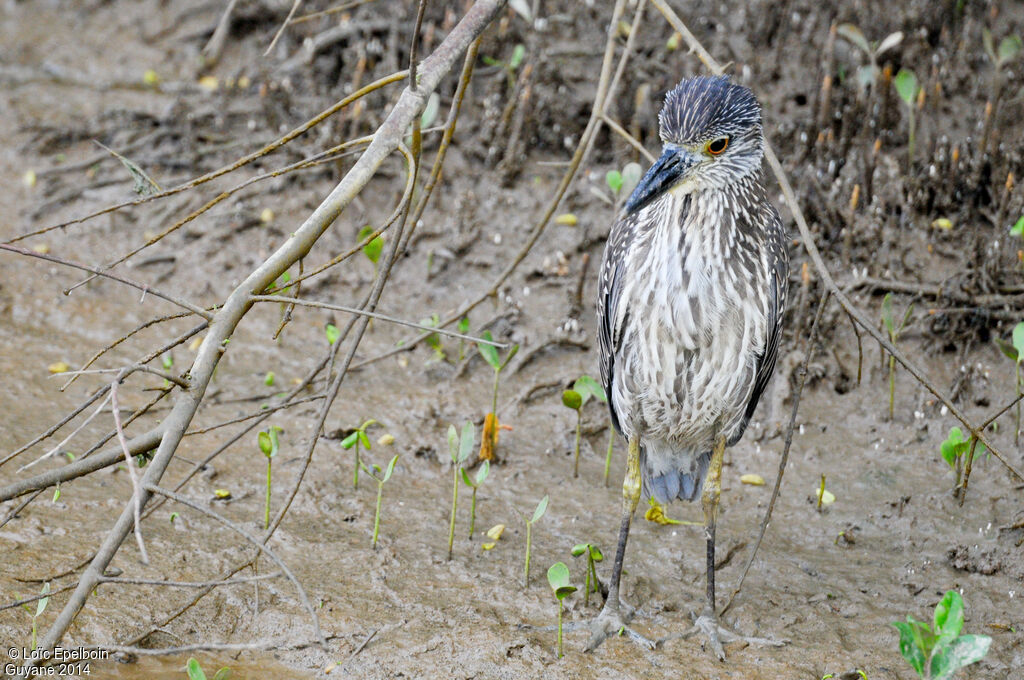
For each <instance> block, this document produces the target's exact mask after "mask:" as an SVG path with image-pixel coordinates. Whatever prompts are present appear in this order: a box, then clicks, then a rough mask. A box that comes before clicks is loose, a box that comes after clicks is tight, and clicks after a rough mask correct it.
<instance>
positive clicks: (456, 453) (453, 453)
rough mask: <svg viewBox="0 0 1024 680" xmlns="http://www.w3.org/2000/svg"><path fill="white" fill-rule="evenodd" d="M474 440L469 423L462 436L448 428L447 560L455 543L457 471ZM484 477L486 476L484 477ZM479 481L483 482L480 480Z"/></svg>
mask: <svg viewBox="0 0 1024 680" xmlns="http://www.w3.org/2000/svg"><path fill="white" fill-rule="evenodd" d="M475 438H476V427H475V426H474V425H473V423H471V422H467V423H466V424H465V425H463V426H462V435H461V436H460V435H459V433H458V432H457V431H456V430H455V426H454V425H449V426H448V455H449V456H450V457H451V459H452V516H451V520H450V521H449V523H448V559H449V560H450V559H451V558H452V545H453V544H454V543H455V511H456V510H457V508H458V504H459V471H460V470H461V469H462V465H463V464H464V463H465V462H466V459H467V458H469V452H470V451H472V450H473V440H474V439H475ZM485 476H486V475H485ZM480 481H483V480H482V479H481V480H480ZM473 496H474V498H475V497H476V487H474V488H473Z"/></svg>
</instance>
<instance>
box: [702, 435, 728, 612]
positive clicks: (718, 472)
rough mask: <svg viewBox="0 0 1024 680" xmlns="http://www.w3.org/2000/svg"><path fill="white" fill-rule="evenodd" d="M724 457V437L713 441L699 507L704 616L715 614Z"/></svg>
mask: <svg viewBox="0 0 1024 680" xmlns="http://www.w3.org/2000/svg"><path fill="white" fill-rule="evenodd" d="M724 457H725V437H721V436H720V437H718V438H717V439H715V447H714V449H713V450H712V451H711V462H710V463H708V476H707V477H705V478H704V490H703V492H702V493H701V497H700V500H701V505H703V507H704V538H706V539H707V544H708V550H707V585H708V589H707V608H706V611H705V613H706V614H708V613H709V614H712V615H713V614H714V613H715V524H716V523H717V521H718V499H719V498H720V497H721V495H722V459H723V458H724Z"/></svg>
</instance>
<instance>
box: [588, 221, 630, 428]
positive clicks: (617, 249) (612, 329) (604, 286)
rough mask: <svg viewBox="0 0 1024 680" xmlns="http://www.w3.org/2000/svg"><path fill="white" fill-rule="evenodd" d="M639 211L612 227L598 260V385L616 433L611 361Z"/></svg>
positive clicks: (618, 336)
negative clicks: (602, 387)
mask: <svg viewBox="0 0 1024 680" xmlns="http://www.w3.org/2000/svg"><path fill="white" fill-rule="evenodd" d="M639 214H640V213H639V212H633V213H630V214H628V215H623V216H622V217H620V218H619V220H618V221H617V222H616V223H615V225H614V226H612V230H611V232H610V233H609V234H608V243H607V244H606V245H605V249H604V259H603V260H602V261H601V278H600V280H599V281H598V294H597V344H598V348H599V350H600V358H599V361H600V367H601V384H602V385H603V386H604V390H605V393H606V394H607V395H608V408H609V410H610V411H611V416H612V425H614V426H615V429H616V430H618V431H619V432H621V431H622V428H621V427H620V425H619V422H620V421H619V414H618V413H617V412H616V411H615V402H614V399H613V394H614V388H613V385H614V382H615V358H616V356H617V355H618V354H619V348H620V342H621V340H622V329H623V327H624V326H625V325H626V319H627V318H628V315H629V312H628V311H626V312H625V314H624V315H623V317H622V318H621V319H620V318H619V298H620V297H621V295H622V287H623V277H624V276H625V268H626V264H627V263H626V257H627V255H628V248H629V242H630V238H631V236H632V235H633V234H634V233H635V232H636V228H637V220H638V216H639Z"/></svg>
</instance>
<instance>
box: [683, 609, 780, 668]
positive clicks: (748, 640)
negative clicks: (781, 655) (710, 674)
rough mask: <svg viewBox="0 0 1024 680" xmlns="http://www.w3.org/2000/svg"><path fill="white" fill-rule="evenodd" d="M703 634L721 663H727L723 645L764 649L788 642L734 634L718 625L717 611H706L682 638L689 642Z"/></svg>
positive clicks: (696, 619) (695, 619) (696, 618)
mask: <svg viewBox="0 0 1024 680" xmlns="http://www.w3.org/2000/svg"><path fill="white" fill-rule="evenodd" d="M697 634H701V635H703V636H704V637H705V638H707V641H708V646H710V647H711V651H712V653H714V655H715V656H716V657H718V660H719V661H725V649H724V648H723V647H722V644H723V643H725V644H730V643H733V642H742V643H744V645H760V646H762V647H782V646H783V645H785V644H787V643H788V640H773V639H771V638H761V637H747V636H745V635H740V634H739V633H734V632H732V631H731V630H729V629H728V628H723V627H722V626H721V625H719V623H718V615H717V614H716V613H715V611H714V610H713V609H712V610H709V609H705V610H704V613H703V614H701V615H700V616H699V617H695V618H694V622H693V627H691V628H690V629H689V630H688V631H686V632H685V633H683V634H682V635H681V636H680V637H682V639H684V640H687V639H689V638H691V637H693V636H694V635H697Z"/></svg>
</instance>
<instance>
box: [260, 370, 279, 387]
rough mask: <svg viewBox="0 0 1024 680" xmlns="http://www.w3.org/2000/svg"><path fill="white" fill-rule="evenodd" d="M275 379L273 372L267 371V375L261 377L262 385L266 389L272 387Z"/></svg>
mask: <svg viewBox="0 0 1024 680" xmlns="http://www.w3.org/2000/svg"><path fill="white" fill-rule="evenodd" d="M275 379H276V376H275V375H274V372H273V371H267V374H266V375H265V376H263V384H264V385H266V386H267V387H273V386H274V380H275Z"/></svg>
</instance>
